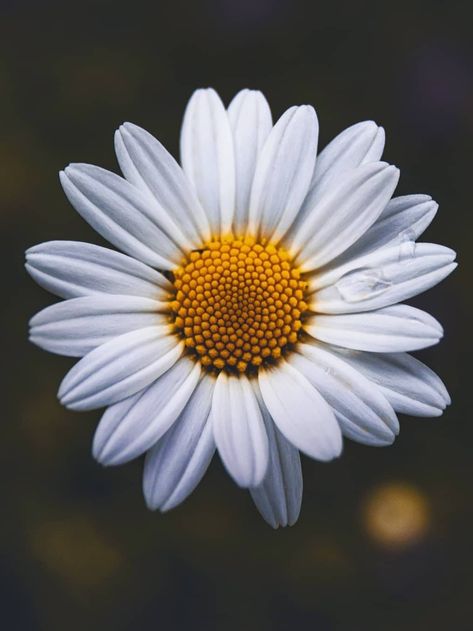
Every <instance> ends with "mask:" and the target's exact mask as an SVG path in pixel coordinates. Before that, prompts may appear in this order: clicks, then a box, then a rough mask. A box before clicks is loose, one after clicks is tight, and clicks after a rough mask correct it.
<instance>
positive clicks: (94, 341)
mask: <svg viewBox="0 0 473 631" xmlns="http://www.w3.org/2000/svg"><path fill="white" fill-rule="evenodd" d="M166 308H167V305H166V304H163V303H160V302H156V301H155V300H151V299H150V298H141V297H139V296H112V295H110V294H102V295H99V294H97V295H92V296H83V297H81V298H72V299H71V300H65V301H64V302H59V303H57V304H55V305H51V306H50V307H46V309H43V310H42V311H40V312H39V313H37V314H36V315H35V316H34V317H33V318H32V319H31V321H30V327H31V329H30V340H31V341H32V342H33V343H34V344H36V345H37V346H40V347H41V348H44V349H45V350H47V351H50V352H52V353H58V354H59V355H69V356H71V357H82V356H83V355H86V354H87V353H89V352H90V351H91V350H93V349H94V348H96V347H97V346H100V345H101V344H105V342H108V341H109V340H111V339H112V338H114V337H117V336H118V335H123V333H128V332H129V331H135V330H136V329H144V328H146V327H149V326H153V325H165V324H166V322H167V321H166V319H165V316H163V315H162V314H161V313H158V312H159V311H163V310H165V309H166Z"/></svg>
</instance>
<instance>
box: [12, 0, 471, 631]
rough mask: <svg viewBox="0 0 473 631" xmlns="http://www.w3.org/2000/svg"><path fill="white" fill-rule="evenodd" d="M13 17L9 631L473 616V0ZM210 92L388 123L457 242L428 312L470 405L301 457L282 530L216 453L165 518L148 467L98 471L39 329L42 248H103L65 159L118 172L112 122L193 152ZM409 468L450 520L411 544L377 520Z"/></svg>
mask: <svg viewBox="0 0 473 631" xmlns="http://www.w3.org/2000/svg"><path fill="white" fill-rule="evenodd" d="M0 18H1V20H0V50H1V54H0V112H1V121H2V131H1V134H0V228H1V230H2V233H3V239H2V250H1V256H2V263H3V264H2V272H3V283H2V286H3V296H4V299H3V308H2V319H3V327H2V331H3V333H4V341H3V345H2V350H3V356H4V365H5V368H6V370H5V371H4V375H3V378H2V384H3V386H4V390H5V394H4V397H3V401H4V408H3V409H4V419H3V424H2V425H3V440H2V444H3V458H2V463H3V474H2V481H3V485H4V491H3V517H2V520H1V521H2V529H3V532H2V537H1V545H2V553H1V554H2V561H3V563H2V574H1V578H2V590H1V593H2V600H3V601H4V602H3V603H2V628H5V629H8V630H10V629H21V630H23V629H25V630H30V629H34V630H36V629H45V630H47V631H56V630H57V631H63V630H64V629H68V630H70V631H75V630H76V629H80V630H82V629H84V628H87V629H90V630H95V629H118V630H129V629H130V630H131V629H140V628H145V627H146V628H152V629H154V628H160V629H181V628H197V629H206V630H207V629H208V630H213V629H216V630H217V629H218V630H220V629H225V630H227V629H228V630H229V631H233V630H235V631H236V630H245V631H247V630H248V631H252V630H253V629H255V630H261V631H265V630H273V629H276V630H279V629H289V628H301V629H317V630H321V631H325V630H327V631H332V630H339V629H341V630H350V631H357V630H358V629H360V630H361V629H363V630H365V629H383V630H386V631H397V630H399V629H403V630H414V629H415V630H418V629H431V630H436V629H438V630H443V629H446V628H453V629H456V630H462V629H469V628H471V623H470V618H471V616H469V614H468V612H470V613H471V590H472V587H473V585H472V572H471V566H472V560H473V559H472V543H471V532H472V526H473V523H472V522H473V520H472V518H471V514H472V512H471V508H470V503H471V499H472V496H471V480H472V473H473V466H472V457H471V442H472V439H473V429H472V423H471V418H470V414H471V405H470V400H469V398H468V397H469V394H468V393H469V389H470V377H471V375H470V372H471V371H470V362H469V360H470V357H471V353H470V350H471V349H470V340H471V333H470V324H469V323H470V321H471V313H472V300H471V293H472V292H471V290H470V279H471V274H472V273H473V261H472V259H471V254H472V252H471V250H472V248H471V234H472V228H473V220H472V213H471V209H470V197H471V195H470V190H469V184H470V181H471V152H472V131H473V115H472V112H473V85H472V50H471V48H470V44H471V19H472V10H471V8H469V6H468V5H467V4H466V3H463V2H459V1H458V0H454V1H453V2H452V3H450V4H449V5H446V4H445V3H443V2H439V1H435V2H433V1H432V0H411V1H410V2H397V3H379V2H371V1H368V0H360V1H359V2H356V3H349V2H346V3H342V2H337V1H333V2H330V3H321V2H318V3H316V2H311V3H309V2H307V3H303V2H300V1H296V0H252V1H250V0H240V1H239V2H236V1H235V0H203V1H197V2H184V1H183V0H176V1H174V2H147V3H146V2H142V1H141V0H136V2H134V3H131V4H130V3H125V2H122V0H115V2H111V1H107V0H99V1H96V2H91V1H88V0H84V1H83V2H81V3H73V4H69V3H64V2H54V1H53V0H44V1H43V2H41V3H38V2H34V1H33V0H30V1H29V2H28V1H26V0H24V1H21V0H17V1H14V0H10V1H9V2H8V1H5V0H3V1H2V2H1V3H0ZM207 85H212V86H214V87H215V88H216V89H217V90H219V92H220V93H221V94H222V96H223V98H224V99H225V100H226V101H228V100H229V99H230V98H231V97H232V95H233V94H234V93H235V92H236V91H237V90H239V89H240V88H242V87H254V88H259V89H262V90H263V91H264V92H265V93H266V95H267V97H268V99H269V101H270V103H271V105H272V108H273V113H274V114H275V116H278V115H279V114H280V113H282V111H283V110H284V109H285V108H286V107H288V106H290V105H292V104H293V103H303V102H307V103H311V104H314V105H315V107H316V109H317V112H318V115H319V119H320V124H321V145H322V146H323V145H324V144H325V143H326V142H327V141H328V140H329V139H330V138H331V137H332V136H333V135H334V134H336V133H338V131H340V130H341V129H342V128H344V127H345V126H347V125H349V124H352V123H354V122H356V121H358V120H363V119H366V118H373V119H375V120H376V121H378V122H379V123H380V124H382V125H384V126H385V128H386V131H387V149H386V154H385V155H386V159H387V160H389V161H390V162H393V163H395V164H397V165H398V166H400V167H401V173H402V177H401V182H400V185H399V189H398V190H399V193H401V194H405V193H414V192H422V193H423V192H427V193H430V194H432V195H433V197H434V198H435V199H437V201H439V203H440V211H439V214H438V216H437V218H436V220H435V222H434V224H433V225H432V226H431V227H430V228H429V229H428V232H427V234H426V236H425V239H426V240H427V241H434V242H435V241H438V242H441V243H445V244H446V245H449V246H451V247H453V248H455V249H456V250H457V251H458V252H459V254H460V256H459V258H460V263H461V266H460V268H459V269H458V271H457V272H455V274H454V276H453V277H452V278H451V279H449V280H448V281H447V282H445V283H444V284H443V285H442V286H441V287H439V288H437V289H435V290H433V291H431V292H430V293H429V294H427V295H425V296H421V297H419V298H418V299H416V300H415V301H414V304H416V305H418V306H420V307H422V308H426V309H428V310H429V311H431V312H432V313H433V314H434V315H435V316H436V317H438V318H439V319H440V321H441V322H442V323H443V324H444V326H445V329H446V336H445V338H444V340H443V341H442V343H441V344H440V345H439V346H438V347H436V348H433V349H430V350H428V351H425V352H423V353H420V354H419V355H420V357H421V358H422V359H424V360H425V361H427V362H428V363H429V364H430V365H431V366H432V367H433V368H434V369H435V370H437V372H439V374H440V375H441V376H442V377H443V378H444V380H445V382H446V384H447V386H448V387H449V390H450V392H451V395H452V399H453V405H452V407H451V408H450V409H449V410H448V411H447V413H446V414H445V415H444V416H443V417H442V418H441V419H435V420H432V421H430V420H425V419H410V418H402V419H401V422H402V431H401V435H400V437H399V439H398V440H397V442H396V443H395V445H394V446H393V447H391V448H390V449H370V448H366V447H362V446H360V445H355V444H346V447H345V453H344V455H343V457H342V458H341V459H340V460H339V461H337V462H335V463H333V464H330V465H323V464H320V463H315V462H311V461H307V460H306V461H304V474H305V478H304V481H305V492H304V504H303V510H302V514H301V518H300V521H299V523H298V524H297V525H296V526H295V527H293V528H291V529H286V530H283V531H277V532H273V531H272V530H271V529H270V528H269V527H268V526H266V524H265V523H264V522H263V521H262V520H261V518H260V517H259V515H258V514H257V512H256V510H255V509H254V507H253V506H252V503H251V500H250V499H249V496H248V495H247V494H246V493H244V492H243V491H241V490H239V489H237V488H236V487H235V486H234V485H233V483H232V482H231V481H230V480H229V479H228V477H227V476H226V474H225V472H224V471H223V469H222V466H221V465H220V464H219V463H218V462H217V461H216V462H214V463H213V465H212V467H211V470H210V472H209V473H208V474H207V476H206V478H205V479H204V482H203V483H202V484H201V486H200V487H199V489H198V490H197V491H196V492H195V493H194V495H193V496H192V497H191V498H190V499H189V500H188V501H187V502H186V503H185V504H184V505H183V506H181V507H179V508H178V509H176V510H175V511H173V512H171V513H170V514H167V515H160V514H153V513H150V512H148V511H147V509H146V508H145V506H144V502H143V500H142V497H141V482H140V475H141V466H142V463H141V462H135V463H133V464H131V465H128V466H126V467H122V468H120V469H107V470H102V469H100V468H99V467H98V466H97V465H96V464H95V463H94V462H93V460H92V457H91V455H90V443H91V437H92V434H93V429H94V426H95V424H96V422H97V420H98V418H99V414H98V413H89V414H81V415H76V414H74V413H72V412H69V411H66V410H65V409H63V408H61V407H60V406H59V404H58V402H57V401H56V398H55V392H56V389H57V386H58V383H59V381H60V379H61V376H62V375H63V374H64V372H65V371H66V370H67V369H68V367H69V366H70V365H71V361H70V360H68V359H64V358H60V357H56V356H52V355H48V354H46V353H44V352H41V351H40V350H38V349H35V348H33V347H32V346H30V345H29V344H28V342H27V339H26V336H27V321H28V318H29V317H30V316H31V315H32V314H33V313H35V312H36V311H37V310H39V309H40V308H42V307H44V306H46V305H47V304H50V303H51V302H52V301H53V300H54V299H53V298H52V297H51V296H48V295H47V294H46V293H45V292H43V291H42V290H41V289H39V288H38V287H36V286H35V285H34V284H33V282H32V281H31V280H30V279H29V278H27V276H26V274H25V272H24V271H23V252H24V250H25V248H26V247H28V246H29V245H32V244H34V243H37V242H41V241H44V240H50V239H63V238H64V239H77V240H90V241H92V242H95V243H100V242H101V240H100V238H99V237H98V236H97V235H95V234H94V233H93V231H92V230H91V229H90V228H89V227H88V226H87V225H85V223H84V222H83V221H82V220H81V219H80V217H79V216H78V215H77V214H75V213H74V211H73V210H72V208H70V206H69V205H68V203H67V200H66V199H65V197H64V195H63V194H62V191H61V190H60V186H59V183H58V178H57V172H58V171H59V169H61V168H62V167H64V166H65V165H66V164H67V163H68V162H70V161H73V162H81V161H84V162H87V161H89V162H92V163H95V164H100V165H102V166H104V167H107V168H111V169H113V170H116V169H117V167H116V163H115V160H114V156H113V150H112V134H113V131H114V129H115V128H116V127H117V126H118V125H119V124H120V123H121V122H123V121H124V120H131V121H133V122H135V123H137V124H140V125H142V126H143V127H145V128H147V129H149V130H150V131H151V132H152V133H154V134H155V135H157V136H158V137H159V138H160V140H161V141H162V142H164V144H166V146H168V147H169V148H170V150H171V151H173V153H174V154H175V155H177V147H178V137H179V126H180V120H181V116H182V112H183V109H184V106H185V103H186V100H187V99H188V97H189V96H190V94H191V92H192V91H193V90H194V89H195V88H197V87H201V86H207ZM392 481H398V482H401V483H402V484H407V485H410V486H411V487H412V488H414V489H417V492H418V493H420V494H421V495H422V497H424V499H425V501H426V502H427V503H428V506H429V515H430V523H429V528H428V531H427V532H426V533H425V534H424V536H423V537H422V538H421V539H419V540H418V541H416V542H414V543H412V544H411V545H410V546H405V547H403V548H397V549H393V548H389V547H383V546H382V545H381V544H380V543H379V542H378V543H377V542H376V541H375V540H373V539H372V538H370V536H369V531H367V530H366V524H365V522H364V520H363V515H362V511H363V506H364V504H365V502H366V499H367V498H369V497H370V496H371V494H372V493H374V492H376V491H377V490H379V487H380V485H381V486H382V485H383V484H385V483H390V482H392Z"/></svg>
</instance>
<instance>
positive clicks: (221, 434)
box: [211, 372, 269, 487]
mask: <svg viewBox="0 0 473 631" xmlns="http://www.w3.org/2000/svg"><path fill="white" fill-rule="evenodd" d="M211 419H212V427H213V433H214V438H215V443H216V445H217V449H218V452H219V454H220V456H221V458H222V461H223V463H224V465H225V467H226V468H227V470H228V472H229V473H230V475H231V476H232V477H233V478H234V480H235V482H236V483H237V484H239V485H240V486H242V487H251V486H258V484H261V481H262V480H263V478H264V475H265V473H266V470H267V467H268V457H269V448H268V436H267V434H266V429H265V426H264V421H263V418H262V415H261V411H260V408H259V405H258V402H257V400H256V396H255V394H254V392H253V389H252V387H251V384H250V382H249V381H248V379H247V377H245V376H244V375H239V376H238V377H237V376H233V375H226V374H225V373H224V372H221V373H220V374H219V376H218V378H217V381H216V384H215V390H214V394H213V399H212V414H211Z"/></svg>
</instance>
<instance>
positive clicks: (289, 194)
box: [249, 105, 319, 242]
mask: <svg viewBox="0 0 473 631" xmlns="http://www.w3.org/2000/svg"><path fill="white" fill-rule="evenodd" d="M318 129H319V128H318V122H317V116H316V114H315V111H314V109H313V108H312V107H310V106H309V105H302V106H300V107H291V108H290V109H289V110H287V111H286V112H285V113H284V114H283V115H282V116H281V118H280V119H279V120H278V122H277V123H276V124H275V126H274V127H273V129H272V130H271V133H270V134H269V136H268V139H267V140H266V143H265V145H264V147H263V149H262V151H261V154H260V157H259V159H258V163H257V165H256V173H255V177H254V181H253V187H252V190H251V198H250V210H249V232H250V233H251V234H253V235H255V234H258V233H259V234H261V235H262V236H264V237H266V238H268V239H270V238H271V240H272V241H275V242H276V241H279V240H280V239H281V237H282V236H283V235H284V234H285V232H286V230H287V229H288V228H289V226H290V225H291V224H292V222H293V220H294V218H295V216H296V215H297V213H298V212H299V209H300V207H301V204H302V202H303V201H304V198H305V196H306V194H307V190H308V188H309V185H310V181H311V178H312V173H313V171H314V165H315V157H316V153H317V140H318Z"/></svg>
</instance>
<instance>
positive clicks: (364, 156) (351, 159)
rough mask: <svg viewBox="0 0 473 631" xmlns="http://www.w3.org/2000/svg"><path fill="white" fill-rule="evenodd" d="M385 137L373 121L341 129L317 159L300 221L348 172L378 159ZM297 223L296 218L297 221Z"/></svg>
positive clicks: (381, 129)
mask: <svg viewBox="0 0 473 631" xmlns="http://www.w3.org/2000/svg"><path fill="white" fill-rule="evenodd" d="M384 142H385V134H384V129H383V128H382V127H378V125H376V123H375V122H373V121H364V122H361V123H356V124H355V125H352V126H351V127H348V128H347V129H345V130H343V131H342V132H341V133H340V134H338V136H336V137H335V138H334V139H333V140H332V141H331V142H329V144H328V145H327V146H326V147H325V149H323V150H322V151H321V152H320V154H319V155H318V156H317V162H316V165H315V169H314V174H313V176H312V181H311V184H310V188H309V191H308V192H307V196H306V199H305V200H304V204H303V206H302V208H301V213H300V217H301V218H303V217H304V216H305V215H306V214H307V213H308V212H309V211H310V210H311V209H312V208H313V207H314V206H315V204H316V203H317V202H318V201H319V200H320V199H322V196H323V195H324V193H325V192H326V191H327V190H328V189H329V188H330V186H333V185H335V186H336V185H337V184H338V182H339V181H340V179H341V178H342V177H343V176H344V175H345V174H346V173H347V172H348V171H350V170H351V169H355V168H356V167H359V166H360V165H362V164H367V163H368V162H377V161H378V160H380V159H381V156H382V155H383V150H384ZM298 221H299V218H298Z"/></svg>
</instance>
